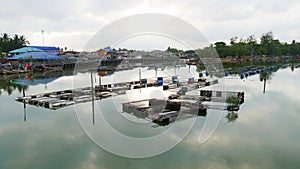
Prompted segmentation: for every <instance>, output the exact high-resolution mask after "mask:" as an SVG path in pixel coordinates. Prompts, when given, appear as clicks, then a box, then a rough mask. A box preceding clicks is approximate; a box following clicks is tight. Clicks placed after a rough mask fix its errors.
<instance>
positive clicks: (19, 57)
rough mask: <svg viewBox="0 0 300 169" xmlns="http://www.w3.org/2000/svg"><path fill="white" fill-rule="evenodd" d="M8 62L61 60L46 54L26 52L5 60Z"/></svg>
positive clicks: (58, 57)
mask: <svg viewBox="0 0 300 169" xmlns="http://www.w3.org/2000/svg"><path fill="white" fill-rule="evenodd" d="M7 59H8V60H34V59H35V60H58V59H63V58H62V57H60V56H57V55H52V54H50V53H47V52H27V53H22V54H19V55H15V56H13V57H10V58H7Z"/></svg>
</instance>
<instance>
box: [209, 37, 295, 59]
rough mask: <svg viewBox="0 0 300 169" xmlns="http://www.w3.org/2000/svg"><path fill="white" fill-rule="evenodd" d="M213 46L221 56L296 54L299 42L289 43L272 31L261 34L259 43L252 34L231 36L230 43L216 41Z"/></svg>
mask: <svg viewBox="0 0 300 169" xmlns="http://www.w3.org/2000/svg"><path fill="white" fill-rule="evenodd" d="M214 48H215V49H216V51H217V52H218V54H219V56H220V57H221V58H224V57H226V56H235V57H238V56H269V57H270V56H297V55H300V43H299V42H296V41H295V40H293V41H292V42H291V43H290V44H289V43H286V42H280V41H279V39H275V38H274V36H273V33H272V32H267V33H264V34H262V36H261V37H260V43H258V41H257V39H256V37H255V36H254V35H250V36H249V37H247V38H238V37H232V38H231V39H230V44H226V43H225V42H222V41H220V42H216V43H215V44H214Z"/></svg>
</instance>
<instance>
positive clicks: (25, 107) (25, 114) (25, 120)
mask: <svg viewBox="0 0 300 169" xmlns="http://www.w3.org/2000/svg"><path fill="white" fill-rule="evenodd" d="M24 97H25V89H24V87H23V98H24ZM23 104H24V121H25V122H26V120H27V118H26V116H27V115H26V103H25V99H23Z"/></svg>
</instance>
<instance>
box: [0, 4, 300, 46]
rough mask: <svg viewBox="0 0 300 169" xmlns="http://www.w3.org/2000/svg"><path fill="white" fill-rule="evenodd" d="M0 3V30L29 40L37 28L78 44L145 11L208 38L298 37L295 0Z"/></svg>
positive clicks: (62, 42)
mask: <svg viewBox="0 0 300 169" xmlns="http://www.w3.org/2000/svg"><path fill="white" fill-rule="evenodd" d="M1 6H3V8H1V10H0V22H1V28H0V32H1V33H2V32H7V33H10V34H15V33H17V34H24V35H25V36H26V37H27V38H28V40H29V41H30V42H31V43H32V44H34V45H40V44H41V30H45V31H46V33H47V34H46V35H47V36H45V42H46V44H47V45H54V46H68V47H69V48H73V49H74V48H75V49H77V48H82V47H83V46H84V45H85V43H86V42H87V41H88V40H89V39H90V38H91V37H92V34H93V33H96V32H97V31H98V30H100V29H101V28H102V27H104V26H105V25H107V24H109V23H111V22H113V21H116V20H118V19H120V18H122V17H125V16H129V15H133V14H140V13H145V12H155V13H163V14H169V15H173V16H175V17H179V18H181V19H184V20H186V21H188V22H189V23H191V24H193V25H194V26H196V27H197V28H198V29H199V30H200V31H202V32H203V33H204V34H205V35H206V36H207V37H208V39H209V40H210V41H212V42H214V41H218V40H228V39H230V38H231V37H232V36H238V37H247V36H249V35H252V34H254V35H256V37H258V38H259V37H260V36H261V34H262V33H265V32H268V31H273V32H274V35H275V37H276V38H280V39H281V40H282V41H288V42H290V41H291V40H292V39H296V40H300V32H299V29H298V28H299V26H300V24H299V23H298V22H296V21H297V20H299V18H300V12H298V11H299V9H300V2H299V1H297V0H291V1H285V2H284V3H283V2H282V1H281V0H275V1H274V0H272V1H271V0H266V1H258V0H255V1H251V2H249V1H247V0H240V1H219V0H211V1H201V0H200V1H199V0H187V1H179V0H164V1H158V0H152V1H149V0H143V1H136V0H129V1H123V0H112V1H104V0H84V1H79V0H73V1H71V0H65V1H59V2H58V1H53V0H44V1H36V0H28V1H22V0H11V1H4V2H2V5H1ZM137 24H139V23H137ZM120 29H121V28H120Z"/></svg>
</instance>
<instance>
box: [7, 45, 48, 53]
mask: <svg viewBox="0 0 300 169" xmlns="http://www.w3.org/2000/svg"><path fill="white" fill-rule="evenodd" d="M26 52H43V50H41V49H38V48H34V47H28V46H27V47H23V48H19V49H16V50H12V51H10V52H9V53H26Z"/></svg>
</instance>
